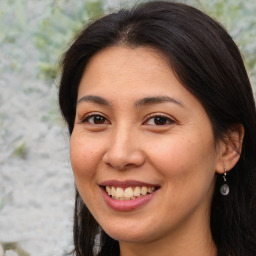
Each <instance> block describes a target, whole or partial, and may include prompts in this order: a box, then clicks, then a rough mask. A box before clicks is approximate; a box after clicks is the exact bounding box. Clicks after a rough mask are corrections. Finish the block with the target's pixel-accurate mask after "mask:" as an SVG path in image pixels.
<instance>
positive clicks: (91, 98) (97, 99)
mask: <svg viewBox="0 0 256 256" xmlns="http://www.w3.org/2000/svg"><path fill="white" fill-rule="evenodd" d="M84 101H89V102H94V103H97V104H100V105H104V106H111V104H110V102H109V101H108V100H106V99H104V98H102V97H100V96H95V95H86V96H83V97H82V98H80V99H79V100H78V101H77V103H76V104H77V105H78V104H79V103H81V102H84Z"/></svg>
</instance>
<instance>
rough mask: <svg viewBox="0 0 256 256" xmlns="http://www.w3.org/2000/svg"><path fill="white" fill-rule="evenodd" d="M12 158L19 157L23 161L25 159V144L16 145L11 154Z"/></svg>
mask: <svg viewBox="0 0 256 256" xmlns="http://www.w3.org/2000/svg"><path fill="white" fill-rule="evenodd" d="M12 156H13V157H19V158H22V159H25V158H26V157H27V147H26V143H25V142H19V143H17V145H16V147H15V148H14V151H13V153H12Z"/></svg>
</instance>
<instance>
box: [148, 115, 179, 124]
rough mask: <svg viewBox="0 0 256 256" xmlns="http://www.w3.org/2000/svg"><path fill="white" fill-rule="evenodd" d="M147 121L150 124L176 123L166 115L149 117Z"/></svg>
mask: <svg viewBox="0 0 256 256" xmlns="http://www.w3.org/2000/svg"><path fill="white" fill-rule="evenodd" d="M145 123H146V124H149V125H168V124H172V123H174V121H173V120H172V119H170V118H168V117H166V116H154V117H151V118H149V119H148V120H147V121H146V122H145Z"/></svg>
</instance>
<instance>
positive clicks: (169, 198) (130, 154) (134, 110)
mask: <svg viewBox="0 0 256 256" xmlns="http://www.w3.org/2000/svg"><path fill="white" fill-rule="evenodd" d="M89 95H93V96H98V97H101V98H103V99H104V100H101V101H99V100H97V99H96V98H95V97H88V96H89ZM155 96H161V97H162V96H164V97H166V96H168V97H169V98H171V99H174V100H172V101H164V102H151V103H147V104H146V103H145V101H143V100H141V99H144V98H147V97H155ZM83 97H87V98H83ZM95 99H96V100H95ZM138 101H140V104H138ZM136 102H137V104H136ZM103 103H104V104H103ZM106 103H108V104H106ZM95 115H97V116H100V118H101V119H95V117H94V116H95ZM156 116H162V117H161V119H160V120H161V121H162V122H163V123H164V124H163V125H160V124H159V122H156V121H157V119H156ZM95 120H96V121H97V120H100V122H96V123H95ZM226 145H227V144H225V143H222V142H216V141H215V139H214V137H213V131H212V126H211V123H210V120H209V117H208V116H207V114H206V112H205V110H204V108H203V106H202V105H201V104H200V102H199V101H198V100H197V99H196V98H195V97H194V96H193V95H192V94H191V93H190V92H189V91H188V90H186V89H185V88H184V87H183V86H182V85H181V84H180V82H179V81H178V80H177V78H176V76H175V75H174V73H173V72H172V70H171V68H170V66H169V65H168V64H167V62H166V61H165V59H164V57H163V56H162V54H161V53H160V52H159V51H157V50H155V49H152V48H149V47H139V48H133V49H131V48H128V47H122V46H116V47H109V48H107V49H104V50H102V51H101V52H99V53H97V54H96V55H94V56H93V57H92V58H91V60H90V61H89V63H88V65H87V67H86V69H85V71H84V74H83V77H82V79H81V82H80V85H79V91H78V104H77V109H76V119H75V125H74V130H73V133H72V135H71V141H70V155H71V163H72V168H73V172H74V176H75V181H76V185H77V188H78V191H79V193H80V195H81V197H82V199H83V200H84V202H85V203H86V205H87V207H88V208H89V210H90V211H91V213H92V214H93V216H94V217H95V219H96V220H97V221H98V223H99V224H100V225H101V227H102V228H103V229H104V230H105V231H106V232H107V233H108V234H109V235H110V236H111V237H113V238H114V239H116V240H118V241H119V243H120V249H121V255H122V256H133V255H136V256H138V255H160V256H161V255H162V256H164V255H166V256H167V255H168V256H169V255H173V256H183V255H184V256H185V255H186V256H187V255H188V251H189V255H190V256H200V255H202V256H203V255H204V256H205V255H209V256H210V255H212V256H214V255H217V253H216V246H215V244H214V242H213V240H212V236H211V232H210V206H211V200H212V195H213V191H214V186H215V172H216V170H217V171H218V172H223V169H224V166H225V164H226V165H227V166H226V168H228V167H230V166H231V165H232V163H231V164H230V165H229V162H228V161H227V163H226V162H225V158H224V157H223V156H224V155H225V154H226V155H228V153H227V150H226V149H227V146H226ZM225 152H226V153H225ZM226 155H225V156H226ZM233 162H236V161H235V160H234V161H233ZM113 179H114V180H119V181H124V180H131V179H132V180H138V181H141V182H145V183H150V184H158V185H159V186H160V189H159V190H158V191H157V193H156V194H155V196H154V197H153V198H152V199H151V200H150V202H149V203H147V204H146V205H143V206H142V207H140V208H138V209H135V210H132V211H129V212H122V211H117V210H113V209H112V208H110V207H109V206H108V205H107V204H106V202H105V200H104V198H103V196H102V191H101V189H100V187H99V184H101V183H102V182H104V181H106V180H113ZM159 248H161V250H160V249H159Z"/></svg>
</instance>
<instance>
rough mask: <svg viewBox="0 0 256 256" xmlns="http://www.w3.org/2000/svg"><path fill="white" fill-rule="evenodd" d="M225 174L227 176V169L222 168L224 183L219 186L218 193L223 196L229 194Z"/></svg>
mask: <svg viewBox="0 0 256 256" xmlns="http://www.w3.org/2000/svg"><path fill="white" fill-rule="evenodd" d="M226 176H227V170H226V168H224V174H223V179H224V184H223V185H222V186H221V188H220V193H221V194H222V195H224V196H226V195H228V194H229V186H228V184H227V179H226Z"/></svg>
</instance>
